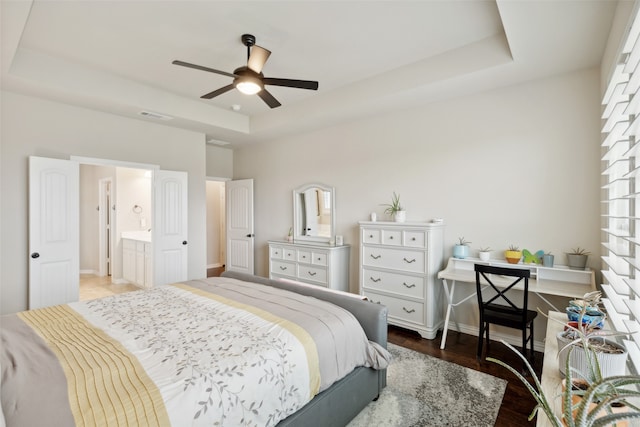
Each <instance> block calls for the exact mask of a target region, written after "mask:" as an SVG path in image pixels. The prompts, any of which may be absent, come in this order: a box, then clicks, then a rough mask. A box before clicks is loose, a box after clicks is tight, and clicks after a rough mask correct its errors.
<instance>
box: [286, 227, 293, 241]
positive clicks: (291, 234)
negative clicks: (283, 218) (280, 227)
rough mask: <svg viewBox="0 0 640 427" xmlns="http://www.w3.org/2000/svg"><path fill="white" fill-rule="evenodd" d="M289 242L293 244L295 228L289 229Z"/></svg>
mask: <svg viewBox="0 0 640 427" xmlns="http://www.w3.org/2000/svg"><path fill="white" fill-rule="evenodd" d="M287 242H289V243H291V242H293V227H289V232H288V233H287Z"/></svg>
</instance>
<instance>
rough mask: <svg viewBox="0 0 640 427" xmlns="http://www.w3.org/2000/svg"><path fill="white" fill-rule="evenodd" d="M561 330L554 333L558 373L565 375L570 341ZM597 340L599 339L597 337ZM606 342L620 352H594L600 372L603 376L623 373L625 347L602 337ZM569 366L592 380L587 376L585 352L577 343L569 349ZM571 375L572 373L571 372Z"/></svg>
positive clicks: (625, 365)
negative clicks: (556, 345) (556, 344)
mask: <svg viewBox="0 0 640 427" xmlns="http://www.w3.org/2000/svg"><path fill="white" fill-rule="evenodd" d="M563 333H564V331H563V332H558V334H557V335H556V340H557V341H558V367H559V368H560V374H561V375H562V376H563V377H564V376H565V368H566V363H567V355H568V354H569V347H567V345H568V344H570V343H571V342H572V340H570V339H569V338H566V337H564V336H562V334H563ZM598 340H601V339H600V338H598ZM602 341H604V342H605V343H606V344H608V345H610V346H612V347H615V348H617V349H619V350H620V351H621V352H620V353H606V352H602V351H598V352H596V358H597V359H598V362H599V363H600V371H601V373H602V377H603V378H607V377H611V376H615V375H625V373H626V367H627V363H626V362H627V355H628V352H627V349H626V348H625V347H624V346H622V345H620V344H618V343H617V342H615V341H611V340H608V339H602ZM569 366H570V367H571V368H574V369H575V370H577V371H578V372H580V374H581V375H585V376H586V377H587V379H588V380H590V381H593V378H589V375H590V374H589V372H590V370H589V365H588V363H587V354H586V352H585V351H584V348H582V347H581V346H578V345H573V350H571V359H570V360H569ZM572 376H573V374H572Z"/></svg>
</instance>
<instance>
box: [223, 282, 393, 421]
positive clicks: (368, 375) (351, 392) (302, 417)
mask: <svg viewBox="0 0 640 427" xmlns="http://www.w3.org/2000/svg"><path fill="white" fill-rule="evenodd" d="M222 276H223V277H230V278H234V279H239V280H244V281H247V282H256V283H261V284H265V285H269V286H274V287H278V288H282V289H286V290H290V291H294V292H297V293H299V294H304V295H309V296H312V297H315V298H318V299H322V300H325V301H329V302H331V303H333V304H336V305H339V306H340V307H342V308H344V309H346V310H348V311H350V312H351V313H352V314H353V315H354V316H355V317H356V318H357V319H358V321H359V322H360V324H361V325H362V328H363V329H364V331H365V333H366V334H367V337H368V338H369V340H371V341H375V342H377V343H378V344H380V345H382V346H383V347H385V348H386V347H387V308H386V307H385V306H382V305H379V304H373V303H370V302H368V301H363V300H361V299H359V298H354V297H351V296H345V295H341V294H340V293H336V292H332V291H329V290H327V289H325V288H321V287H315V286H308V285H298V284H296V283H292V282H288V281H280V280H272V279H267V278H265V277H259V276H254V275H250V274H245V273H238V272H232V271H227V272H224V273H222ZM386 385H387V372H386V370H381V371H376V370H374V369H370V368H364V367H360V368H356V369H355V370H353V372H351V373H350V374H349V375H347V376H346V377H344V378H343V379H341V380H340V381H338V382H336V383H335V384H333V385H332V386H331V387H330V388H328V389H327V390H325V391H323V392H322V393H320V394H318V395H317V396H316V397H314V398H313V400H311V401H310V402H309V403H307V404H306V405H305V406H304V407H303V408H302V409H300V410H299V411H298V412H296V413H295V414H292V415H290V416H289V417H288V418H286V419H284V420H282V421H281V422H280V423H279V424H278V427H282V426H287V427H291V426H304V427H339V426H345V425H347V424H348V423H349V421H351V420H352V419H353V418H354V417H355V416H356V415H358V413H359V412H360V411H361V410H362V409H363V408H364V407H365V406H367V405H368V404H369V403H371V401H372V400H375V399H377V397H378V396H379V394H380V392H381V391H382V389H383V388H384V387H385V386H386Z"/></svg>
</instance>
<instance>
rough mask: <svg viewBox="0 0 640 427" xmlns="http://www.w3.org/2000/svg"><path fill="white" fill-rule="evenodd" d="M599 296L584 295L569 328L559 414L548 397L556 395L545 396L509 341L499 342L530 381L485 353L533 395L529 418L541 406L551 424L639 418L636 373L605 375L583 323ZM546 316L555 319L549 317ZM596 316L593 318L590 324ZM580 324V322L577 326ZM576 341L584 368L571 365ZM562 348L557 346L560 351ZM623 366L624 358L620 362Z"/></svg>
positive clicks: (584, 425) (583, 426) (609, 422)
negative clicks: (573, 324) (517, 359)
mask: <svg viewBox="0 0 640 427" xmlns="http://www.w3.org/2000/svg"><path fill="white" fill-rule="evenodd" d="M599 300H600V292H599V291H596V292H591V293H588V294H586V295H585V296H584V298H583V300H582V304H581V308H580V317H579V320H578V322H577V326H578V327H577V328H573V327H571V328H572V329H573V330H574V336H575V337H576V339H575V341H573V342H571V343H570V344H569V345H568V346H567V348H566V351H567V355H566V357H565V358H564V361H563V363H564V372H565V373H566V375H565V380H564V383H565V384H571V385H572V386H571V387H563V390H562V395H561V398H562V414H556V413H555V412H554V410H553V405H552V403H551V400H550V399H552V398H556V397H558V396H546V395H545V393H544V392H543V391H542V386H541V384H540V380H539V379H538V377H537V376H536V374H535V371H534V370H533V368H532V367H531V365H530V364H529V362H528V360H527V359H526V358H525V357H524V356H523V355H522V354H520V353H519V352H518V351H517V350H516V349H515V348H513V347H512V346H511V345H509V344H507V343H505V342H504V341H503V343H504V344H505V345H506V346H507V347H509V348H510V349H511V350H512V351H513V352H515V353H516V354H517V355H518V356H519V357H520V359H522V361H523V362H524V363H525V365H526V367H527V369H528V371H529V373H530V374H531V377H532V379H533V381H532V382H533V385H532V384H531V382H530V381H529V380H528V379H526V378H525V377H524V376H523V375H522V374H521V373H520V372H518V371H517V370H515V369H514V368H512V367H511V366H509V365H507V364H506V363H504V362H502V361H500V360H497V359H494V358H490V357H488V358H487V360H489V361H491V362H495V363H497V364H499V365H501V366H503V367H505V368H507V369H508V370H509V371H511V372H512V373H513V374H514V375H516V376H517V377H518V378H519V379H520V381H522V383H523V384H524V385H525V386H526V387H527V389H528V390H529V392H530V393H531V395H532V396H533V397H534V398H535V400H536V402H537V405H536V407H535V408H534V409H533V412H532V413H531V415H530V416H529V419H532V418H533V417H534V415H535V414H536V412H539V411H540V410H542V411H543V412H544V414H545V416H546V417H547V418H548V419H549V421H550V422H551V424H552V425H553V426H555V427H561V426H569V427H578V426H579V427H587V426H588V427H591V426H593V427H595V426H610V425H616V426H626V425H627V423H626V422H625V421H629V420H640V408H639V407H638V406H637V405H636V403H637V402H638V399H640V391H638V390H639V387H640V376H637V375H623V374H620V375H611V376H609V375H607V374H606V373H605V372H606V371H604V372H603V370H602V366H601V365H600V359H599V358H598V355H597V349H596V347H594V346H599V345H600V344H599V343H598V342H597V341H592V340H591V338H592V335H593V328H590V327H589V326H588V325H586V324H583V318H584V316H585V315H587V312H588V307H593V305H596V306H597V302H598V301H599ZM549 320H552V321H556V320H555V319H551V318H549ZM597 323H599V320H595V321H594V325H595V324H597ZM581 325H584V326H581ZM602 335H608V336H613V335H627V334H624V333H618V332H610V333H606V334H605V333H603V334H602ZM578 343H580V345H581V348H580V351H583V352H584V353H585V355H586V356H585V357H586V360H587V361H588V363H587V365H586V367H585V368H584V369H585V370H584V371H578V370H577V369H576V368H575V367H573V366H572V365H571V360H572V357H571V356H572V352H573V351H575V350H576V349H578V346H577V344H578ZM563 350H564V349H560V353H559V354H561V353H562V351H563ZM622 365H623V366H624V365H625V364H624V362H623V363H622ZM534 386H535V387H534Z"/></svg>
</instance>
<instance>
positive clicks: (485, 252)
mask: <svg viewBox="0 0 640 427" xmlns="http://www.w3.org/2000/svg"><path fill="white" fill-rule="evenodd" d="M478 257H479V258H480V261H485V262H486V261H489V258H491V248H490V247H488V246H487V247H483V248H480V250H479V251H478Z"/></svg>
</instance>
